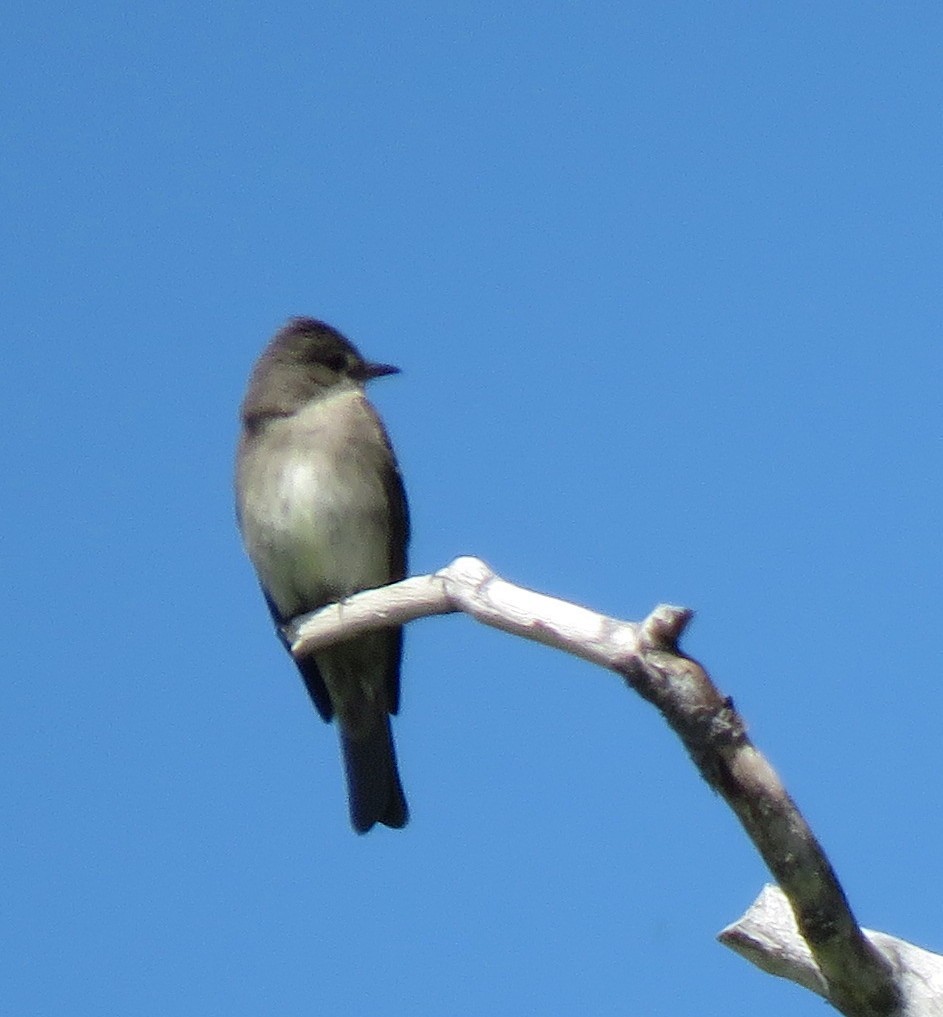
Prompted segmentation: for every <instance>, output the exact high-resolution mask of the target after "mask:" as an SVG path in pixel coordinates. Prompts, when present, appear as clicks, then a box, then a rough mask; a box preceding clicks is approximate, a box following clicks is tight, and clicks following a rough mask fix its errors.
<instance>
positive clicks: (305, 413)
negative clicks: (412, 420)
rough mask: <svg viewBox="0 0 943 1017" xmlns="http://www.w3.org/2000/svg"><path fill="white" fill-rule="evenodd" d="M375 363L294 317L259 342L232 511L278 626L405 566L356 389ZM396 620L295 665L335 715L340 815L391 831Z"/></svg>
mask: <svg viewBox="0 0 943 1017" xmlns="http://www.w3.org/2000/svg"><path fill="white" fill-rule="evenodd" d="M398 370H399V369H398V368H396V367H390V366H389V365H387V364H373V363H370V362H369V361H367V360H364V358H363V357H362V356H361V355H360V353H359V352H358V351H357V349H356V348H355V347H354V345H353V344H352V343H351V342H350V341H349V340H347V339H346V338H345V337H344V336H343V335H341V333H340V332H338V331H337V330H336V329H334V328H332V327H331V326H330V325H327V324H325V323H324V322H323V321H317V320H316V319H314V318H292V319H291V320H290V321H289V322H288V323H287V324H286V325H285V326H284V328H282V329H281V330H280V331H279V332H278V333H276V335H275V337H274V338H273V339H272V341H271V342H270V343H269V344H268V346H267V347H266V348H265V350H263V352H262V355H261V356H260V357H259V359H258V361H257V362H256V364H255V367H254V368H253V370H252V374H251V376H250V378H249V387H248V390H247V392H246V396H245V399H244V400H243V403H242V434H241V437H240V440H239V448H238V452H237V455H236V515H237V519H238V522H239V528H240V530H241V532H242V539H243V542H244V543H245V547H246V550H247V552H248V554H249V558H250V559H251V560H252V564H253V565H254V566H255V571H256V573H257V575H258V577H259V582H260V584H261V586H262V592H263V593H264V594H265V599H266V601H267V602H268V606H269V609H270V611H271V612H272V617H273V618H274V619H275V622H276V625H278V626H281V625H283V624H285V623H286V622H287V621H289V620H290V619H291V618H294V617H295V616H296V615H299V614H304V613H305V612H308V611H313V610H315V609H316V608H319V607H323V606H324V605H325V604H330V603H334V602H336V601H339V600H342V599H343V598H344V597H347V596H350V595H351V594H352V593H356V592H357V591H358V590H365V589H371V588H373V587H377V586H383V585H385V584H387V583H392V582H396V581H397V580H400V579H403V578H404V577H405V575H406V546H407V543H408V541H409V514H408V509H407V505H406V494H405V492H404V490H403V481H402V479H401V477H400V474H399V469H398V467H397V463H396V457H395V456H394V454H393V449H392V448H391V446H390V441H389V438H388V437H387V434H386V431H385V430H384V428H383V424H382V423H381V421H380V418H379V417H378V416H377V414H376V411H375V410H374V409H373V407H372V406H371V405H370V403H369V402H367V399H366V396H365V394H364V385H365V383H366V382H368V381H369V380H370V379H371V378H378V377H380V376H381V375H384V374H396V373H397V372H398ZM402 647H403V630H402V629H401V628H392V629H383V630H378V631H375V632H368V633H366V634H364V635H360V636H357V637H356V638H354V639H349V640H345V641H344V642H342V643H337V644H336V645H334V646H330V647H327V648H326V649H323V650H319V651H318V652H317V653H316V654H314V655H313V656H311V657H308V658H306V659H304V660H301V661H298V669H299V670H300V671H301V676H302V678H303V679H304V682H305V685H306V687H307V689H308V693H309V694H310V696H311V699H312V700H313V701H314V705H315V707H316V708H317V710H318V713H320V714H321V716H322V717H323V718H324V719H325V720H331V719H332V718H336V720H337V725H338V728H339V733H340V742H341V750H342V754H343V758H344V766H345V769H346V771H347V794H348V798H349V803H350V821H351V823H352V825H353V827H354V829H355V830H356V831H357V832H358V833H366V831H367V830H369V829H370V828H371V827H372V826H373V825H374V824H375V823H384V824H385V825H386V826H392V827H401V826H404V825H405V824H406V820H407V818H408V810H407V807H406V798H405V797H404V795H403V789H402V786H401V784H400V779H399V773H398V770H397V765H396V755H395V751H394V748H393V737H392V732H391V730H390V714H395V713H396V712H397V709H398V708H399V681H400V660H401V657H402Z"/></svg>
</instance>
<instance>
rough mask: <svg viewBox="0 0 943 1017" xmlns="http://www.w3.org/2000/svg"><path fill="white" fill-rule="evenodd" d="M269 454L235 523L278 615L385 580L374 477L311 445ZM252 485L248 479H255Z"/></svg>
mask: <svg viewBox="0 0 943 1017" xmlns="http://www.w3.org/2000/svg"><path fill="white" fill-rule="evenodd" d="M274 459H281V462H280V463H277V462H275V461H273V460H269V461H268V462H267V463H265V464H264V465H261V464H260V465H261V469H262V472H263V473H264V474H265V476H264V477H263V478H257V479H259V480H262V484H260V485H259V486H258V488H257V489H258V490H261V491H265V492H266V493H265V495H264V496H262V497H256V498H253V499H249V500H248V501H247V503H246V504H244V505H243V515H242V529H243V536H244V538H245V542H246V547H247V550H248V552H249V556H250V557H251V558H252V560H253V562H254V564H255V566H256V570H257V572H258V573H259V578H260V580H261V581H262V585H263V586H264V587H265V589H266V590H267V591H268V593H269V596H271V597H272V599H273V600H274V601H275V603H276V605H277V606H278V608H279V611H280V612H281V613H282V614H283V615H284V616H292V615H294V614H297V613H299V612H300V611H304V610H312V609H313V608H315V607H317V606H320V605H321V604H323V603H327V602H328V601H331V600H338V599H340V598H341V597H344V596H347V595H348V594H350V593H353V592H356V591H357V590H362V589H368V588H370V587H375V586H381V585H383V584H384V583H386V582H389V579H390V575H389V552H388V549H387V543H388V540H389V533H388V522H387V515H386V501H385V495H384V491H383V488H382V484H381V483H380V480H379V478H378V477H374V476H363V475H361V473H360V472H359V471H357V470H354V469H353V468H352V467H351V465H350V464H348V463H346V462H345V461H344V459H343V458H336V457H335V458H331V457H329V456H326V455H323V454H320V455H319V454H318V453H314V454H312V453H311V452H310V451H309V452H308V454H306V455H305V456H304V457H297V458H292V459H287V460H286V458H285V457H283V456H282V457H274ZM254 486H255V485H254Z"/></svg>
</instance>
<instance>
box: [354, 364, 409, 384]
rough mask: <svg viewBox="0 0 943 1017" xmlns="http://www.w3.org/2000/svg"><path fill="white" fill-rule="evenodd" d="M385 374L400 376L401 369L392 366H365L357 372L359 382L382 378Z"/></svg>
mask: <svg viewBox="0 0 943 1017" xmlns="http://www.w3.org/2000/svg"><path fill="white" fill-rule="evenodd" d="M384 374H399V368H398V367H394V366H393V365H392V364H364V365H363V366H362V367H361V368H360V370H359V371H358V372H357V378H358V380H359V381H369V380H370V379H371V378H382V377H383V375H384Z"/></svg>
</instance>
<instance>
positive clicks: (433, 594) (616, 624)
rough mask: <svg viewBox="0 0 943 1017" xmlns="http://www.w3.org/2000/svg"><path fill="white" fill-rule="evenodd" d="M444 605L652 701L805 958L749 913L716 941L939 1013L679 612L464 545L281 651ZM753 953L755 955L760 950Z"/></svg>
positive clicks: (330, 616) (836, 997)
mask: <svg viewBox="0 0 943 1017" xmlns="http://www.w3.org/2000/svg"><path fill="white" fill-rule="evenodd" d="M455 611H463V612H465V613H466V614H469V615H471V616H472V617H473V618H476V619H477V620H478V621H481V622H484V623H485V624H486V625H492V626H494V627H495V628H500V629H503V630H504V631H505V632H510V633H512V634H514V635H520V636H524V637H525V638H527V639H532V640H535V641H537V642H541V643H545V644H547V645H548V646H554V647H557V648H558V649H561V650H565V651H567V652H568V653H572V654H574V655H576V656H578V657H582V658H583V659H585V660H588V661H591V662H593V663H595V664H599V665H600V666H602V667H605V668H608V669H609V670H612V671H615V672H616V673H618V674H619V675H621V676H622V677H623V678H624V679H625V680H626V682H627V683H628V684H629V685H630V686H631V687H632V688H633V689H634V690H635V691H636V692H637V693H638V694H639V695H641V696H642V697H643V698H645V699H647V700H648V701H649V702H650V703H652V704H653V705H654V706H656V707H657V708H658V710H659V711H660V712H661V713H662V715H663V716H664V717H665V719H666V720H667V721H668V723H669V724H670V725H671V727H672V728H673V729H674V731H675V732H676V733H677V734H678V736H679V737H680V738H681V740H682V742H683V743H684V746H685V748H686V749H687V751H688V753H689V755H690V756H691V758H692V760H693V761H694V762H695V764H696V765H697V767H698V769H699V770H700V772H701V774H702V776H703V777H704V779H705V780H706V781H707V782H708V783H709V784H710V786H711V787H712V788H714V789H715V790H716V791H717V792H718V793H719V794H720V795H722V796H723V797H724V799H725V800H726V801H727V803H728V804H729V805H730V807H731V808H732V809H733V811H734V812H735V813H736V815H737V817H738V819H739V820H740V822H741V824H742V825H743V827H744V829H745V830H746V832H747V834H748V835H749V837H750V839H751V840H752V841H753V843H754V844H755V845H756V847H757V849H758V850H759V852H760V854H761V855H762V857H763V859H764V861H765V862H766V864H767V866H768V867H769V869H770V871H771V872H772V874H773V875H774V876H775V878H776V880H777V882H778V884H779V887H780V888H781V889H782V891H783V892H784V893H785V896H786V898H788V901H789V905H790V908H791V913H792V915H793V916H794V919H795V925H796V932H795V935H794V937H793V938H794V940H795V942H798V943H802V944H805V947H806V949H807V953H806V954H805V955H804V957H805V958H806V960H804V961H802V962H796V963H793V962H792V961H790V962H789V963H785V964H784V963H782V957H776V958H774V961H770V960H769V957H768V955H767V954H765V953H764V950H763V949H761V948H759V947H758V946H757V943H758V942H762V937H757V936H756V935H755V927H756V923H754V926H753V931H752V932H751V934H750V936H749V937H748V936H747V935H746V933H745V932H743V930H742V929H741V928H740V926H739V924H738V925H737V926H731V927H730V928H728V929H727V930H725V931H724V932H723V933H722V934H721V941H722V942H724V943H725V944H726V945H728V946H730V947H732V948H733V949H737V950H738V951H739V952H741V953H743V954H744V955H745V956H748V957H749V958H750V959H751V960H753V961H754V963H759V964H760V966H761V967H764V969H765V970H773V973H775V974H783V975H785V977H789V978H792V979H793V980H795V981H798V982H799V983H800V984H802V985H805V986H806V987H807V988H810V989H812V990H813V991H815V992H818V993H819V994H820V995H822V996H824V997H825V998H826V999H827V1000H828V1001H829V1002H830V1003H831V1004H832V1005H833V1006H834V1007H835V1008H836V1009H838V1010H839V1011H841V1012H842V1013H844V1014H847V1015H849V1017H892V1015H894V1017H917V1015H921V1017H928V1015H937V1017H943V993H941V991H940V983H939V981H934V980H932V979H928V977H927V974H926V972H927V971H928V970H929V968H928V966H927V958H934V957H936V955H934V954H928V953H927V952H926V951H922V950H918V948H917V947H911V946H909V944H901V941H899V940H893V939H892V938H891V937H886V936H881V934H879V933H869V934H867V935H866V934H865V933H864V932H863V931H862V929H861V928H860V927H859V926H858V923H857V922H856V920H855V917H854V915H853V914H852V911H851V909H850V907H849V905H848V901H847V900H846V898H845V895H844V892H843V891H842V888H841V885H840V884H839V882H838V879H837V877H836V875H835V873H834V871H833V870H832V867H831V865H830V864H829V861H828V859H827V858H826V856H825V854H824V852H823V851H822V849H821V847H820V845H819V844H818V842H817V841H816V839H815V837H814V835H813V834H812V831H811V830H810V829H809V827H808V825H807V824H806V822H805V820H804V819H803V817H802V815H801V814H800V812H799V810H798V809H797V808H796V806H795V803H794V802H793V801H792V799H791V798H790V797H789V795H788V794H787V793H786V790H785V788H784V787H783V785H782V783H781V782H780V780H779V777H778V776H777V775H776V773H775V771H774V770H773V768H772V767H771V766H770V765H769V763H768V762H767V761H766V759H765V758H764V757H763V756H762V755H761V754H760V753H759V752H758V751H757V750H756V748H755V747H754V746H753V744H752V743H751V742H750V739H749V737H748V736H747V733H746V728H745V725H744V723H743V720H742V719H741V718H740V716H739V715H738V713H737V712H736V710H735V709H734V707H733V703H732V701H731V700H730V699H728V698H726V697H724V696H722V695H721V693H720V692H719V691H718V690H717V688H716V687H715V686H714V685H713V683H712V682H711V680H710V678H709V677H708V675H707V673H706V672H705V671H704V669H703V668H702V667H701V666H700V664H698V663H697V662H696V661H694V660H692V659H691V658H690V657H686V656H685V655H684V654H682V653H681V652H680V650H679V649H678V645H677V643H678V639H679V638H680V636H681V633H682V632H683V630H684V628H685V627H686V625H687V623H688V621H689V620H690V618H691V612H689V611H687V610H685V609H683V608H678V607H669V606H664V605H663V606H661V607H658V608H656V609H655V611H653V612H652V614H651V615H649V617H648V618H647V619H645V621H643V622H641V623H636V622H628V621H620V620H618V619H615V618H609V617H606V616H604V615H600V614H596V613H595V612H593V611H589V610H587V609H586V608H583V607H578V606H576V605H574V604H570V603H567V602H566V601H562V600H557V599H555V598H553V597H547V596H544V595H543V594H540V593H535V592H533V591H532V590H526V589H522V588H521V587H518V586H514V585H513V584H511V583H508V582H507V581H505V580H503V579H501V578H500V577H498V576H497V575H495V574H494V573H493V572H492V571H491V569H490V568H488V566H487V565H485V564H484V562H482V561H480V560H479V559H477V558H458V559H456V560H455V561H454V562H452V564H451V565H449V566H448V567H447V568H444V569H442V570H440V571H439V572H436V573H435V574H434V575H429V576H418V577H414V578H412V579H406V580H404V581H403V582H401V583H396V584H394V585H392V586H387V587H383V588H381V589H378V590H368V591H365V592H363V593H358V594H356V595H355V596H352V597H350V598H348V599H347V600H345V601H343V602H342V603H340V604H332V605H330V606H328V607H325V608H323V609H322V610H320V611H317V612H315V613H313V614H311V615H307V616H304V617H301V618H297V619H294V620H293V621H292V623H291V624H290V625H288V626H286V628H285V636H286V638H287V639H288V641H289V643H290V645H291V649H292V653H293V654H294V655H295V656H296V657H303V656H306V655H307V654H310V653H313V652H315V651H316V650H317V649H318V648H320V647H322V646H327V645H330V644H331V643H333V642H336V641H338V640H339V639H345V638H350V637H351V636H353V635H356V634H358V633H360V632H365V631H368V630H370V629H375V628H382V627H385V626H388V625H391V624H396V625H402V624H405V623H406V622H409V621H413V620H415V619H417V618H422V617H428V616H431V615H436V614H448V613H452V612H455ZM777 920H778V919H777ZM751 937H752V938H751ZM772 938H773V939H774V940H775V938H776V936H775V934H774V935H773V937H772ZM745 944H749V948H747V947H746V946H745ZM913 951H917V953H913ZM773 952H774V953H775V951H773ZM761 956H762V957H764V959H766V960H767V961H768V963H766V964H764V963H760V960H759V959H758V958H759V957H761ZM795 956H798V955H793V956H792V960H793V961H794V960H795ZM913 959H919V961H920V965H919V970H918V969H917V968H910V967H907V970H906V972H904V971H902V965H905V966H906V965H908V964H909V963H910V961H911V960H913ZM937 960H938V961H939V962H940V963H943V958H937ZM771 965H772V966H771ZM774 967H776V970H774ZM918 989H919V991H918ZM934 1007H936V1009H934Z"/></svg>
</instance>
